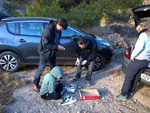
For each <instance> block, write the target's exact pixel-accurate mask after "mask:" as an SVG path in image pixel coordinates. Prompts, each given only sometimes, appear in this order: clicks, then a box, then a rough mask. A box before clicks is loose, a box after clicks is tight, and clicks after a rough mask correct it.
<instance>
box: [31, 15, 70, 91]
mask: <svg viewBox="0 0 150 113" xmlns="http://www.w3.org/2000/svg"><path fill="white" fill-rule="evenodd" d="M67 26H68V22H67V20H65V19H63V18H59V19H58V20H57V21H56V22H54V21H50V23H49V24H48V25H47V26H46V28H45V29H44V31H43V33H42V38H41V41H40V45H39V48H38V52H39V54H40V63H39V67H38V69H37V71H36V74H35V78H34V81H33V88H34V90H35V91H39V88H38V85H39V82H40V76H41V74H42V73H43V71H44V69H45V66H46V63H47V62H48V61H50V68H51V70H52V68H53V67H55V65H56V52H57V50H58V49H59V50H64V47H63V46H61V45H60V38H61V32H62V30H66V29H67Z"/></svg>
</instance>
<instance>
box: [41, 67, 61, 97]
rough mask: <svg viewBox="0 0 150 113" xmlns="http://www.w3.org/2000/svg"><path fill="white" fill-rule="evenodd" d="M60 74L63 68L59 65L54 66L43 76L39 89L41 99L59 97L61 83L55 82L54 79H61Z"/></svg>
mask: <svg viewBox="0 0 150 113" xmlns="http://www.w3.org/2000/svg"><path fill="white" fill-rule="evenodd" d="M62 76H63V70H62V69H61V68H60V67H59V66H56V67H54V68H53V69H52V70H51V72H50V73H48V74H46V75H45V76H44V80H43V83H42V85H41V89H40V95H41V97H42V98H43V99H45V100H51V99H55V100H56V99H60V98H61V91H62V90H63V85H62V84H61V83H57V81H56V80H58V79H61V78H62Z"/></svg>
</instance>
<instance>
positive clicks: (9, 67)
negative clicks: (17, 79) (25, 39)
mask: <svg viewBox="0 0 150 113" xmlns="http://www.w3.org/2000/svg"><path fill="white" fill-rule="evenodd" d="M20 66H21V60H20V58H19V56H18V55H17V54H15V53H14V52H11V51H6V52H3V53H1V54H0V68H1V69H2V70H4V71H8V72H15V71H17V70H18V69H19V68H20Z"/></svg>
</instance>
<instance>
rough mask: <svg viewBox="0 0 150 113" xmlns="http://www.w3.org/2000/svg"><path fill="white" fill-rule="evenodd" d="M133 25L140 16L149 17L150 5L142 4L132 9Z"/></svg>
mask: <svg viewBox="0 0 150 113" xmlns="http://www.w3.org/2000/svg"><path fill="white" fill-rule="evenodd" d="M132 12H133V18H134V21H135V25H136V26H137V25H138V24H139V23H140V22H141V21H140V19H141V18H146V17H150V5H143V6H139V7H136V8H133V9H132Z"/></svg>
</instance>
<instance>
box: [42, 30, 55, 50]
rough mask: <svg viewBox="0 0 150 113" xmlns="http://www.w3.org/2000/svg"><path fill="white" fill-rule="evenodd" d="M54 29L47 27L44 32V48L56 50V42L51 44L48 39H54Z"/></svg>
mask: <svg viewBox="0 0 150 113" xmlns="http://www.w3.org/2000/svg"><path fill="white" fill-rule="evenodd" d="M51 32H52V30H51V29H50V30H48V29H45V30H44V33H43V34H42V45H43V47H44V50H56V49H57V45H56V44H50V43H48V40H50V39H52V33H51Z"/></svg>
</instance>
